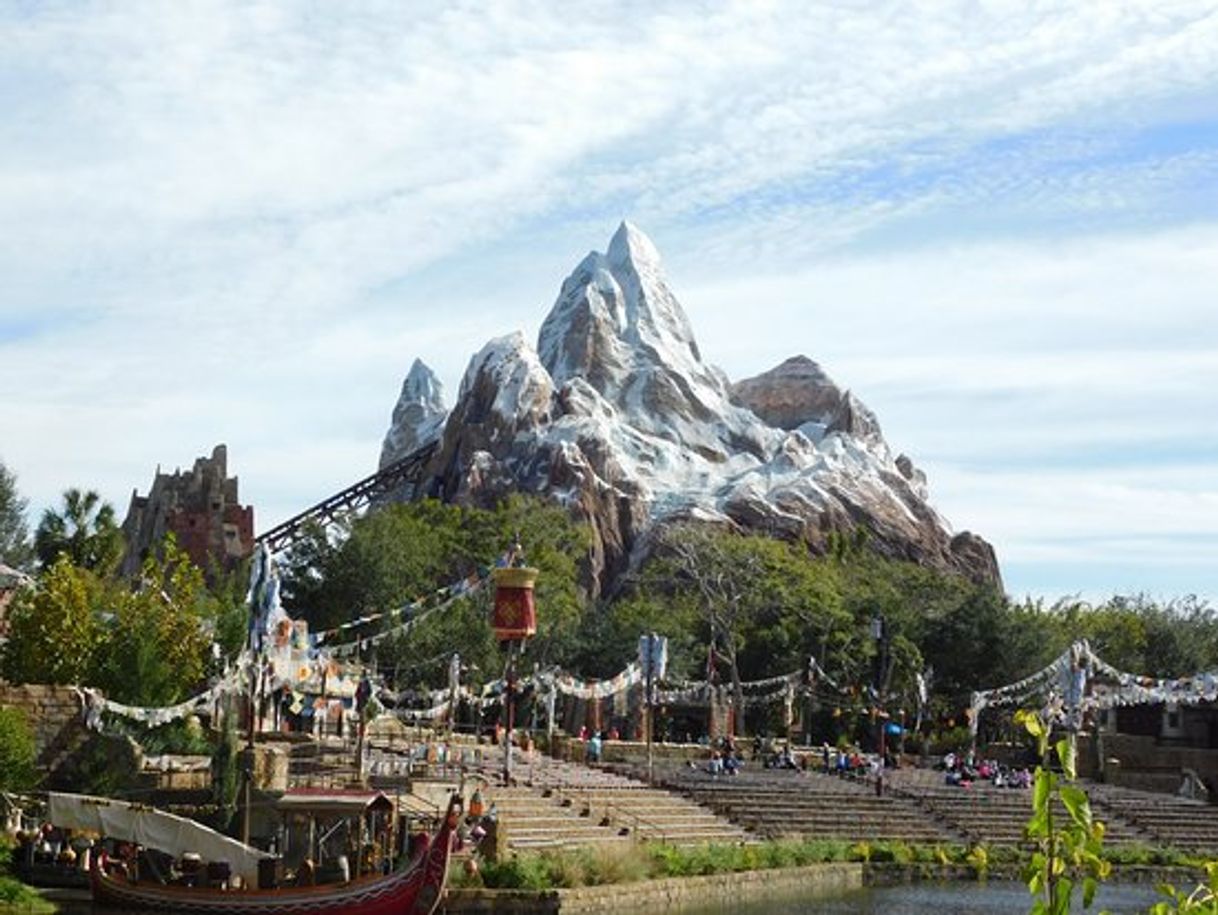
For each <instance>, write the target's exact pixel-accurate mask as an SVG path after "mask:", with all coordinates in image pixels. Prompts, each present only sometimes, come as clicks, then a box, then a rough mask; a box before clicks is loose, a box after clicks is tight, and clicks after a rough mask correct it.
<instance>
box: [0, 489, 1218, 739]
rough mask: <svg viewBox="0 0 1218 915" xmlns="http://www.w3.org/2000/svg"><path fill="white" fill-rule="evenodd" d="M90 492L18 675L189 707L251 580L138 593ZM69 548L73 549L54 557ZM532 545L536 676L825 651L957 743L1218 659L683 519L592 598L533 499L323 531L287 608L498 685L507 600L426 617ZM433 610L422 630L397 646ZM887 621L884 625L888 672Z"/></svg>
mask: <svg viewBox="0 0 1218 915" xmlns="http://www.w3.org/2000/svg"><path fill="white" fill-rule="evenodd" d="M91 496H92V494H91V493H87V492H85V493H82V492H81V491H79V490H69V491H68V493H66V494H65V508H64V511H63V512H62V513H61V516H60V521H56V522H52V523H49V524H44V525H41V526H40V530H41V531H42V532H43V537H42V544H43V549H42V550H41V551H40V552H42V553H44V554H45V555H44V559H47V558H50V559H51V561H49V562H48V563H47V564H46V565H45V566H44V567H43V568H42V570H41V573H40V576H39V580H38V586H37V588H34V589H29V590H27V591H25V592H24V593H22V594H21V595H19V597H18V598H17V599H16V601H15V602H14V604H13V605H12V607H11V609H10V614H9V617H10V626H11V629H10V632H11V638H10V640H9V642H8V643H7V644H6V645H5V646H4V648H3V650H2V651H0V675H2V676H4V677H6V678H8V679H10V680H14V681H28V682H51V683H85V684H88V685H94V686H98V687H101V688H102V689H104V690H105V691H106V692H107V694H108V695H111V696H113V697H114V698H116V699H119V700H120V701H124V702H129V703H134V704H148V705H159V704H168V703H172V702H175V701H179V700H181V699H182V698H185V697H186V696H187V695H190V694H191V693H192V692H193V691H194V690H196V689H198V688H199V687H200V686H201V685H202V683H203V682H204V681H205V680H206V679H207V676H208V675H209V673H211V672H212V670H213V669H214V660H213V658H214V655H213V652H214V648H213V644H215V645H218V646H220V649H221V651H220V655H221V657H231V656H232V655H233V654H234V653H235V652H236V651H237V649H238V648H239V647H240V645H241V643H242V641H243V639H244V636H245V628H246V622H245V620H246V613H245V608H244V606H243V597H244V587H245V585H244V576H243V575H242V574H240V573H237V574H234V575H230V576H227V577H224V576H219V575H213V576H212V581H211V584H210V587H209V585H208V582H207V581H206V580H205V578H204V576H203V575H202V573H201V572H200V570H198V569H197V568H195V567H194V566H193V565H192V564H191V563H190V561H189V559H188V558H187V557H186V556H185V554H184V553H183V552H182V551H181V550H179V549H178V548H177V547H176V546H175V545H174V544H173V543H172V541H170V542H168V543H167V544H166V545H165V546H164V548H163V549H162V550H160V551H159V555H157V556H153V557H151V558H149V559H148V561H147V562H146V563H145V565H144V567H143V570H142V574H141V576H140V579H139V581H138V582H137V583H135V584H134V585H133V584H132V583H131V582H127V581H124V580H120V579H118V578H116V577H115V575H114V574H113V566H114V563H113V560H112V559H111V558H109V556H110V550H111V547H109V546H107V545H106V544H108V543H110V542H111V541H110V535H109V534H107V533H106V531H108V530H110V529H111V528H112V524H110V523H108V522H105V521H103V518H102V516H103V515H104V514H106V513H105V512H103V509H104V508H105V506H99V505H98V503H97V501H96V500H95V499H92V498H90V497H91ZM44 520H45V519H44ZM61 522H62V523H61ZM51 534H56V536H59V535H62V536H61V537H60V539H59V541H57V542H60V543H61V547H60V548H59V549H58V550H57V552H55V554H54V557H53V558H51V557H50V554H49V553H47V552H46V550H47V544H49V543H51V542H53V541H54V540H55V538H54V537H51V536H50V535H51ZM517 537H519V538H520V541H521V543H522V544H523V545H524V548H525V551H526V555H527V558H528V561H529V563H530V564H532V565H536V566H537V567H539V568H540V570H541V577H540V579H539V582H538V588H537V603H538V608H539V632H538V636H537V638H536V639H535V640H533V642H532V643H531V644H530V645H529V647H528V651H527V654H526V655H525V658H524V664H525V666H526V669H527V668H528V667H530V666H531V665H532V664H533V663H539V664H546V665H548V664H557V665H560V666H562V667H564V668H566V669H568V670H571V671H574V672H577V673H579V674H582V675H584V676H591V677H605V676H611V675H613V674H615V673H617V672H618V671H619V670H621V669H622V667H623V666H624V665H625V664H626V663H627V662H629V661H630V660H632V659H633V657H634V655H635V651H636V645H637V639H638V636H639V634H640V633H641V632H644V631H649V630H654V631H656V632H659V633H661V634H663V635H666V636H668V637H669V640H670V677H671V678H690V679H701V678H703V677H705V676H706V674H707V671H708V669H713V670H714V671H715V673H716V674H717V676H719V677H720V678H721V681H722V682H723V683H725V684H727V685H735V684H737V683H738V682H740V681H750V680H758V679H765V678H768V677H772V676H774V675H776V674H784V673H788V672H791V671H794V670H803V669H806V667H807V665H808V660H809V658H815V659H816V661H817V663H818V664H819V665H820V666H821V667H822V668H823V669H824V670H825V671H826V672H827V673H828V674H829V675H830V676H831V677H832V678H833V679H834V680H835V681H836V682H837V683H838V684H840V685H841V687H842V689H843V691H844V693H846V694H849V695H850V696H853V697H854V700H853V704H854V705H857V706H859V707H860V708H865V707H866V706H867V705H868V704H869V703H870V702H872V701H873V700H872V699H871V695H872V691H873V690H874V689H876V688H877V687H878V688H879V689H880V690H881V691H882V692H883V693H884V695H885V699H886V702H887V704H888V706H889V707H890V708H893V709H899V708H902V707H903V708H906V709H912V708H913V706H914V701H913V697H914V692H915V682H916V676H917V675H918V674H919V673H925V674H931V675H933V681H932V708H931V709H930V713H931V715H930V716H931V718H932V719H934V720H935V722H936V726H937V727H938V728H939V729H940V730H942V731H947V730H948V729H950V728H952V727H960V726H961V725H963V723H964V721H963V718H962V717H961V711H962V709H963V708H964V707H965V706H966V705H967V702H968V695H969V693H970V691H972V690H974V689H979V688H986V687H992V686H998V685H1001V684H1003V683H1007V682H1011V681H1013V680H1015V679H1018V678H1020V677H1022V676H1025V675H1026V674H1028V673H1030V672H1032V671H1034V670H1037V669H1039V668H1040V667H1042V666H1043V665H1044V664H1045V663H1047V662H1048V661H1049V660H1051V659H1052V658H1054V657H1056V656H1057V655H1058V654H1060V653H1061V652H1062V651H1063V650H1064V649H1065V648H1066V646H1068V645H1069V644H1070V642H1071V641H1073V640H1074V639H1077V638H1082V637H1085V638H1088V639H1089V640H1090V641H1091V643H1092V645H1093V647H1094V648H1095V649H1096V651H1097V652H1098V653H1099V654H1100V655H1101V656H1103V657H1105V658H1106V659H1107V660H1108V661H1110V662H1111V663H1113V664H1114V665H1116V666H1117V667H1120V668H1123V669H1126V670H1130V671H1134V672H1138V673H1145V674H1149V675H1152V676H1173V675H1182V674H1187V673H1192V672H1195V671H1198V670H1205V669H1210V668H1212V667H1214V666H1215V665H1216V664H1218V626H1215V625H1214V624H1215V622H1216V621H1218V620H1216V618H1215V613H1214V611H1213V610H1212V609H1211V608H1210V607H1208V606H1207V605H1205V604H1204V603H1202V602H1199V601H1197V600H1195V599H1191V598H1185V599H1182V600H1180V601H1177V602H1174V603H1170V604H1161V603H1156V602H1154V601H1152V600H1150V599H1148V598H1145V597H1141V596H1133V597H1114V598H1112V599H1111V600H1108V601H1106V602H1104V603H1103V604H1100V605H1097V606H1092V605H1088V604H1086V603H1084V602H1082V601H1079V600H1077V599H1066V600H1063V601H1059V602H1058V603H1055V604H1051V605H1046V604H1044V603H1040V602H1027V601H1025V602H1014V601H1011V600H1010V599H1008V598H1007V597H1005V596H1004V595H1002V594H1001V593H1000V592H998V591H997V590H996V589H994V588H992V587H989V586H986V585H982V584H977V583H974V582H970V581H968V580H965V579H963V578H960V577H958V576H953V575H948V574H945V573H942V572H937V571H934V570H930V569H926V568H923V567H920V566H917V565H914V564H912V563H908V562H901V561H896V560H892V559H886V558H884V557H882V556H880V555H879V554H877V553H876V552H875V551H874V550H872V549H871V548H870V547H869V546H868V544H867V542H866V540H865V538H863V537H860V536H854V537H846V536H835V537H833V538H831V540H830V549H829V551H828V553H827V554H826V555H813V554H812V553H810V552H809V550H808V549H807V548H806V547H805V546H804V545H802V544H798V543H790V542H785V541H779V540H774V539H771V538H768V537H765V536H760V535H750V534H740V533H734V532H731V531H728V530H725V529H722V528H715V527H709V526H705V525H688V524H686V525H675V526H671V527H669V528H667V529H666V530H663V531H660V532H658V533H657V535H656V537H655V541H654V549H652V550H651V553H650V558H648V559H647V560H646V561H645V562H643V563H642V564H641V565H640V566H639V567H637V568H635V569H634V570H633V571H632V572H631V574H630V575H629V576H628V577H627V578H626V579H624V580H623V581H622V582H621V583H619V586H618V587H617V589H616V590H615V591H614V592H613V593H612V594H611V595H610V597H609V598H608V599H606V600H602V601H600V602H597V603H593V602H591V601H589V600H588V599H587V596H586V592H585V590H584V588H583V582H584V580H585V578H584V576H585V575H586V564H587V559H588V557H589V549H590V544H591V536H590V532H589V530H588V529H587V528H586V527H585V526H581V525H579V524H576V523H575V522H573V521H572V520H571V518H570V517H569V515H568V514H567V513H566V511H565V510H563V509H562V508H561V507H558V506H555V505H553V504H552V503H549V502H546V501H544V500H539V499H533V498H529V497H525V496H513V497H511V498H509V499H507V500H506V501H504V502H503V503H502V504H501V505H499V506H497V507H494V508H475V507H469V506H455V505H445V504H442V503H439V502H436V501H431V500H426V501H421V502H417V503H412V504H407V505H392V506H388V507H385V508H382V509H379V510H377V511H373V512H370V513H368V514H367V515H365V516H363V517H361V518H359V519H357V520H355V521H353V522H351V523H350V524H349V525H348V526H347V527H346V528H345V529H341V530H334V529H331V530H329V531H323V530H321V529H315V530H313V531H311V532H310V533H309V535H308V536H306V537H305V538H304V539H303V540H301V541H300V542H298V543H297V545H296V546H295V547H293V548H292V550H290V551H289V553H288V554H287V555H286V557H284V562H283V576H284V601H285V606H286V608H287V609H288V611H289V612H290V613H292V614H293V615H294V616H303V617H304V618H305V619H307V620H308V621H309V623H310V626H311V628H312V629H313V631H315V632H317V631H324V630H332V629H333V628H334V627H336V626H338V625H339V624H342V623H348V622H350V621H351V620H353V619H357V618H360V617H373V616H375V617H376V621H375V622H372V623H368V624H366V625H363V626H360V627H357V628H354V629H346V630H343V631H342V632H337V633H331V634H330V636H329V637H328V638H327V644H330V645H334V644H336V643H340V642H343V641H347V642H352V641H359V640H361V639H363V640H366V639H368V638H369V637H371V636H375V635H380V634H382V633H384V632H385V631H386V630H395V634H393V635H391V636H389V637H386V638H384V639H381V640H378V642H377V644H376V645H375V646H374V647H371V648H368V647H365V648H363V650H361V652H360V657H361V658H362V659H363V660H365V661H368V662H373V663H375V665H376V667H377V669H378V671H379V672H380V673H382V674H383V675H385V677H386V679H387V681H388V683H389V685H391V686H394V687H397V688H409V687H414V686H423V685H426V686H432V687H434V686H438V685H441V684H443V683H444V682H445V669H446V664H447V662H448V660H449V658H450V656H451V654H452V652H453V651H458V652H460V654H461V656H462V661H463V664H464V666H465V670H466V678H467V682H471V681H472V682H474V683H479V682H485V681H487V680H492V679H496V678H497V677H498V676H499V675H500V674H501V672H502V665H503V653H502V652H501V651H500V650H499V648H498V646H496V645H495V644H494V641H493V637H492V635H491V632H490V628H489V625H488V622H489V619H488V618H489V611H490V594H489V590H490V589H482V590H481V591H479V592H477V593H475V594H473V595H472V596H467V597H462V598H459V599H457V600H455V601H452V602H451V604H449V605H446V608H445V609H444V610H443V612H437V613H431V614H424V613H420V611H419V607H420V606H423V607H433V606H435V605H437V604H439V603H441V602H442V600H443V598H442V597H441V598H438V597H437V596H436V592H437V591H438V589H441V588H443V587H444V586H447V585H451V584H453V583H455V582H458V581H461V580H465V579H470V578H471V576H472V577H474V578H476V577H477V576H478V575H480V574H481V573H483V572H485V570H486V568H487V567H488V566H490V565H493V564H494V562H495V560H496V559H497V558H498V557H499V556H501V555H502V554H503V552H504V550H505V549H506V548H507V547H508V546H509V545H510V544H512V543H513V542H514V541H515V540H516V538H517ZM97 538H100V540H98V539H97ZM420 602H421V603H420ZM386 611H389V612H388V613H386ZM394 611H397V612H394ZM382 614H383V615H382ZM416 615H418V616H421V617H422V619H421V621H420V622H419V624H418V625H417V626H415V627H414V628H412V629H410V631H409V632H407V633H405V634H402V633H400V632H397V630H400V628H401V623H402V622H403V621H405V620H407V619H411V618H413V617H414V616H416ZM877 618H882V619H883V621H884V631H885V640H884V643H883V646H882V647H883V658H884V660H885V661H886V663H882V664H881V663H878V661H879V654H880V649H881V644H880V643H879V642H877V641H876V639H875V638H874V637H873V630H872V626H873V623H874V621H875V620H876V619H877ZM735 693H736V697H737V699H739V698H740V693H739V690H738V689H736V690H735ZM841 695H843V693H836V694H835V695H834V696H833V697H826V702H825V706H826V707H827V706H832V705H835V704H836V705H842V706H847V705H850V704H851V701H850V700H840V696H841ZM839 700H840V701H839ZM841 711H842V712H845V711H847V709H845V708H843V709H841ZM822 713H823V714H828V709H827V708H822ZM754 714H755V713H754ZM749 723H750V725H752V726H758V725H759V722H758V721H755V720H750V722H749ZM842 725H843V729H845V728H846V722H845V721H843V722H842Z"/></svg>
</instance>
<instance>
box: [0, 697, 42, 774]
mask: <svg viewBox="0 0 1218 915" xmlns="http://www.w3.org/2000/svg"><path fill="white" fill-rule="evenodd" d="M35 763H36V757H35V752H34V732H33V730H32V729H31V728H30V724H29V722H28V721H26V719H25V714H24V713H23V712H22V711H21V710H20V709H15V708H0V791H26V790H28V789H30V788H32V787H34V785H35V783H36V782H37V781H38V769H37V767H36V764H35Z"/></svg>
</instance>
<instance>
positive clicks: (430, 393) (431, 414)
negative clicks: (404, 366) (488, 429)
mask: <svg viewBox="0 0 1218 915" xmlns="http://www.w3.org/2000/svg"><path fill="white" fill-rule="evenodd" d="M447 416H448V407H447V406H446V405H445V403H444V385H443V384H442V383H441V382H440V379H439V378H437V377H436V374H435V372H433V371H432V370H431V369H430V368H429V367H428V366H427V364H426V363H425V362H423V360H422V359H416V360H415V361H414V364H413V365H411V366H410V371H409V372H408V373H407V374H406V380H405V381H403V382H402V393H401V394H400V395H399V396H398V402H397V404H396V405H395V406H394V408H393V420H392V422H390V424H389V431H388V432H386V433H385V442H384V444H382V445H381V463H380V466H381V467H385V466H387V465H389V464H392V463H393V462H394V461H400V460H401V459H402V458H404V457H406V455H408V454H410V453H411V452H412V451H414V450H416V449H417V448H421V447H423V446H424V445H427V444H430V443H431V442H434V441H436V440H437V439H439V437H440V433H441V432H443V431H444V420H445V419H446V418H447Z"/></svg>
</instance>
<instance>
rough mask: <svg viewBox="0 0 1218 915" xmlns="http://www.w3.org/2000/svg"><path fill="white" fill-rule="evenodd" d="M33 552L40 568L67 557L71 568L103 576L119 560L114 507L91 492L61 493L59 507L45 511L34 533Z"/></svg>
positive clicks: (120, 546) (120, 538)
mask: <svg viewBox="0 0 1218 915" xmlns="http://www.w3.org/2000/svg"><path fill="white" fill-rule="evenodd" d="M34 552H35V553H37V554H38V561H39V562H40V563H41V564H42V565H43V566H49V565H52V564H53V563H54V562H55V561H56V560H57V559H59V557H60V556H67V558H68V559H69V560H70V561H71V562H72V564H73V565H76V566H80V567H81V568H84V569H89V570H90V571H93V572H97V573H99V574H107V573H110V572H112V571H114V569H115V568H116V567H117V566H118V563H119V561H120V560H121V559H122V558H123V534H122V531H120V530H119V528H118V522H117V521H116V519H115V514H114V506H112V505H111V504H110V503H109V502H104V501H102V498H101V496H99V495H98V494H97V493H96V492H94V491H93V490H91V489H90V490H87V491H85V490H80V489H77V488H75V487H73V488H71V489H68V490H65V491H64V494H63V508H62V509H61V510H60V511H55V510H54V509H50V508H48V509H47V510H46V511H45V512H43V513H42V520H41V521H39V522H38V529H37V530H36V531H34Z"/></svg>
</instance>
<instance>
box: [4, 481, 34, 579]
mask: <svg viewBox="0 0 1218 915" xmlns="http://www.w3.org/2000/svg"><path fill="white" fill-rule="evenodd" d="M28 504H29V503H28V502H27V501H26V499H24V498H22V496H21V494H20V493H19V492H18V491H17V476H16V474H14V473H13V472H12V471H10V470H9V469H8V468H7V467H5V466H4V462H3V461H0V562H3V563H5V564H6V565H10V566H12V567H13V568H15V569H23V570H24V569H26V568H27V567H28V566H29V565H30V561H31V560H32V559H33V555H34V553H33V549H32V548H31V546H30V537H29V529H28V528H27V527H26V523H25V510H26V507H27V506H28Z"/></svg>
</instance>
